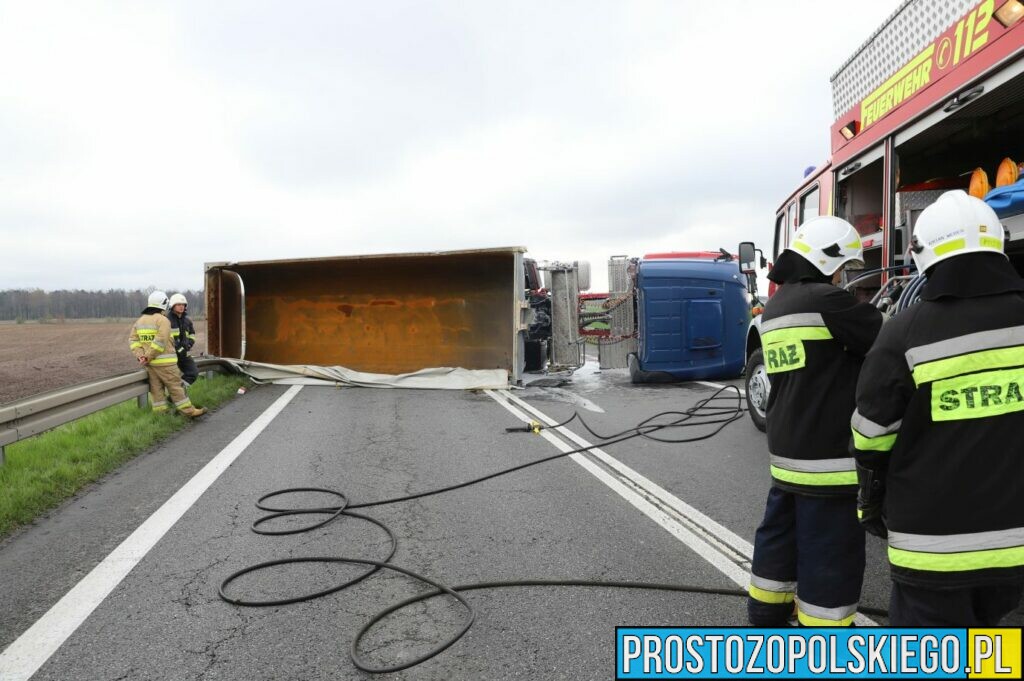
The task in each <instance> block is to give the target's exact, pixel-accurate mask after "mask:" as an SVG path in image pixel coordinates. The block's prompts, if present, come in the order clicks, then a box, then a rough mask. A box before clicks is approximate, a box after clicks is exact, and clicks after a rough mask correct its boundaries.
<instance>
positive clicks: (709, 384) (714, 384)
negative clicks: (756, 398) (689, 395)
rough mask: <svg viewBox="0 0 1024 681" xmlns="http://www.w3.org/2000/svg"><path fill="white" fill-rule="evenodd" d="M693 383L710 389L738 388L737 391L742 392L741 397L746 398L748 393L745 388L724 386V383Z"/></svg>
mask: <svg viewBox="0 0 1024 681" xmlns="http://www.w3.org/2000/svg"><path fill="white" fill-rule="evenodd" d="M693 383H699V384H701V385H706V386H707V387H709V388H736V389H737V390H739V391H740V397H746V396H747V391H746V390H744V389H743V388H741V387H739V386H738V385H724V384H722V383H712V382H711V381H693Z"/></svg>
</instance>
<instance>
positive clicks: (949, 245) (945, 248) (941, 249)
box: [935, 239, 967, 255]
mask: <svg viewBox="0 0 1024 681" xmlns="http://www.w3.org/2000/svg"><path fill="white" fill-rule="evenodd" d="M961 248H967V242H966V241H965V240H963V239H954V240H953V241H947V242H946V243H944V244H939V245H938V246H936V247H935V255H945V254H947V253H952V252H953V251H959V250H960V249H961Z"/></svg>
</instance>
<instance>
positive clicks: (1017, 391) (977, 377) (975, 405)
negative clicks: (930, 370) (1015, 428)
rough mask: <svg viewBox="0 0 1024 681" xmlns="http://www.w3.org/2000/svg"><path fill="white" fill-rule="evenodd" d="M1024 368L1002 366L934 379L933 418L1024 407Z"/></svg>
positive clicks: (952, 418) (987, 414) (947, 418)
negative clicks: (940, 379) (955, 376)
mask: <svg viewBox="0 0 1024 681" xmlns="http://www.w3.org/2000/svg"><path fill="white" fill-rule="evenodd" d="M1021 386H1024V369H999V370H997V371H985V372H982V373H978V374H968V375H966V376H960V377H958V378H948V379H946V380H943V381H936V382H934V383H932V420H933V421H960V420H963V419H981V418H987V417H990V416H1000V415H1002V414H1010V413H1013V412H1016V411H1024V391H1022V389H1021Z"/></svg>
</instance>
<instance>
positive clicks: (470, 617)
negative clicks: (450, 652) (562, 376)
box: [218, 386, 886, 674]
mask: <svg viewBox="0 0 1024 681" xmlns="http://www.w3.org/2000/svg"><path fill="white" fill-rule="evenodd" d="M726 391H735V394H736V398H735V405H734V406H731V407H720V406H716V405H712V403H713V402H715V401H718V400H723V399H726V400H730V401H731V400H732V398H729V397H724V396H723V395H722V393H723V392H726ZM708 405H712V406H710V407H709V406H708ZM744 411H745V405H744V404H743V402H742V399H741V398H740V394H739V390H738V389H737V388H735V387H734V386H726V387H723V388H721V389H719V390H717V391H716V392H715V393H714V394H712V395H711V396H710V397H708V398H705V399H703V400H700V401H698V402H697V403H696V404H695V405H694V406H693V407H691V408H689V409H687V410H685V411H665V412H661V413H659V414H655V415H654V416H651V417H649V418H647V419H644V420H643V421H641V422H640V423H639V424H637V425H636V426H634V427H632V428H628V429H626V430H623V431H620V432H617V433H611V434H608V435H603V434H600V433H598V432H597V431H595V430H594V429H593V428H592V427H591V426H590V425H589V424H587V422H586V421H585V420H584V419H583V417H582V416H580V414H579V412H576V413H574V414H573V415H572V416H571V417H569V418H568V419H566V420H565V421H562V422H561V423H556V424H554V425H550V426H545V425H542V424H536V423H535V424H533V425H532V426H529V427H526V428H525V429H524V428H522V427H517V428H509V429H507V430H508V431H509V432H514V431H523V430H526V431H531V430H532V431H534V432H540V431H541V430H545V429H553V428H554V429H557V428H561V427H562V426H565V425H567V424H569V423H571V422H572V421H574V420H575V421H579V422H580V425H582V426H583V427H584V428H585V429H586V430H587V432H589V433H590V434H591V435H593V436H594V437H596V438H598V439H600V440H602V441H603V442H601V443H599V444H595V445H588V446H586V447H579V448H577V449H573V450H571V451H568V452H562V453H559V454H554V455H552V456H547V457H544V458H541V459H536V460H534V461H529V462H527V463H524V464H519V465H518V466H512V467H510V468H504V469H502V470H499V471H496V472H494V473H489V474H487V475H483V476H480V477H477V478H473V479H471V480H466V481H464V482H460V483H456V484H453V485H448V486H446V487H441V488H438V489H432V490H426V491H423V492H417V493H413V494H407V495H404V496H400V497H393V498H390V499H382V500H378V501H369V502H363V503H360V504H352V503H350V502H349V499H348V497H347V496H345V495H344V494H343V493H341V492H338V491H336V490H332V489H327V488H323V487H290V488H287V489H280V490H277V491H274V492H270V493H268V494H264V495H263V496H261V497H260V498H259V499H257V501H256V507H257V508H258V509H260V510H261V511H265V512H266V513H267V515H264V516H262V517H260V518H257V519H256V520H255V521H253V523H252V528H251V529H252V531H253V532H255V533H257V534H263V535H269V536H281V535H290V534H298V533H301V532H308V531H310V530H314V529H317V528H320V527H324V526H326V525H328V524H329V523H332V522H334V521H335V520H337V519H338V518H341V517H342V516H345V517H352V518H358V519H360V520H365V521H367V522H370V523H373V524H374V525H376V526H378V527H380V528H381V529H383V530H384V532H385V533H387V536H388V539H389V540H390V544H391V547H390V549H389V551H388V553H387V556H385V557H384V559H383V560H379V561H378V560H369V559H365V558H350V557H346V556H322V557H301V558H281V559H277V560H268V561H263V562H260V563H256V564H254V565H250V566H248V567H245V568H242V569H241V570H238V571H236V572H233V573H232V574H230V575H229V576H228V577H227V578H225V579H224V580H223V581H222V582H221V584H220V587H219V589H218V593H219V595H220V597H221V598H222V599H223V600H225V601H227V602H228V603H232V604H234V605H239V606H247V607H267V606H276V605H288V604H291V603H301V602H303V601H309V600H313V599H315V598H320V597H321V596H326V595H328V594H332V593H337V592H339V591H342V590H344V589H347V588H348V587H350V586H353V585H355V584H358V583H359V582H361V581H363V580H365V579H366V578H368V577H370V576H371V575H373V574H375V573H376V572H378V571H380V570H382V569H384V570H392V571H394V572H398V573H401V574H404V575H407V576H409V577H412V578H413V579H416V580H419V581H421V582H423V583H424V584H428V585H430V586H432V587H434V589H433V590H432V591H428V592H426V593H422V594H419V595H417V596H413V597H411V598H407V599H405V600H403V601H400V602H398V603H396V604H394V605H391V606H389V607H387V608H386V609H384V610H382V611H380V612H379V613H377V614H376V615H374V616H373V617H371V618H370V620H369V621H368V622H367V623H366V624H365V625H363V627H362V628H361V629H360V630H359V632H358V633H357V634H356V636H355V638H354V639H353V640H352V646H351V649H350V651H349V655H350V657H351V658H352V663H353V664H354V665H355V666H356V667H357V668H358V669H360V670H362V671H365V672H370V673H374V674H383V673H388V672H396V671H401V670H403V669H408V668H409V667H413V666H415V665H418V664H420V663H422V662H425V661H427V660H429V659H430V658H432V657H435V656H437V655H439V654H440V653H442V652H443V651H445V650H447V649H448V648H449V647H450V646H452V645H453V644H454V643H455V642H456V641H458V640H459V639H460V638H462V636H463V635H465V633H466V632H467V631H469V628H470V627H471V626H472V624H473V621H474V619H475V617H476V614H475V612H474V610H473V607H472V606H471V605H470V604H469V601H467V600H466V599H465V598H464V597H463V596H462V595H461V592H464V591H476V590H480V589H500V588H511V587H538V586H560V587H566V586H575V587H601V588H624V589H647V590H652V589H653V590H660V591H675V592H684V593H700V594H711V595H719V596H739V597H746V596H747V592H746V591H743V590H740V589H719V588H714V587H704V586H692V585H687V584H653V583H647V582H621V581H591V580H579V579H563V580H552V579H525V580H513V581H497V582H478V583H473V584H462V585H459V586H455V587H449V586H446V585H444V584H442V583H441V582H439V581H437V580H435V579H432V578H430V577H427V576H425V575H422V574H419V573H417V572H415V571H413V570H410V569H408V568H405V567H402V566H400V565H396V564H394V563H391V562H389V561H390V560H391V558H392V557H394V555H395V552H396V551H397V549H398V539H397V538H396V537H395V534H394V532H392V531H391V529H390V528H389V527H388V526H387V525H385V524H384V523H382V522H381V521H379V520H376V519H374V518H371V517H370V516H366V515H362V514H359V513H354V512H353V509H357V508H369V507H373V506H384V505H387V504H396V503H399V502H403V501H411V500H413V499H422V498H424V497H429V496H434V495H437V494H443V493H445V492H451V491H453V490H457V489H462V488H464V487H469V486H470V485H476V484H478V483H481V482H484V481H486V480H492V479H494V478H497V477H499V476H502V475H508V474H510V473H514V472H516V471H521V470H523V469H526V468H530V467H532V466H537V465H540V464H542V463H547V462H549V461H554V460H556V459H561V458H564V457H567V456H571V455H573V454H579V453H582V452H587V451H590V450H591V449H595V448H597V447H602V446H607V445H610V444H617V443H619V442H625V441H627V440H631V439H633V438H637V437H641V438H645V439H649V440H654V441H656V442H664V443H673V444H682V443H688V442H698V441H701V440H706V439H708V438H711V437H714V436H715V435H717V434H718V433H720V432H721V431H722V429H723V428H725V427H726V426H727V425H729V424H730V423H732V422H733V421H736V420H737V419H740V418H742V417H743V413H744ZM665 417H668V418H671V417H677V418H675V419H674V420H672V421H669V422H665V423H659V422H658V419H661V418H665ZM700 426H716V427H715V428H713V429H712V430H711V431H710V432H707V433H702V434H700V435H695V436H690V437H683V438H664V437H655V436H654V435H653V433H656V432H659V431H661V430H666V429H670V428H693V427H700ZM303 492H313V493H321V494H329V495H332V496H334V497H337V498H338V499H339V500H340V503H339V504H338V505H336V506H319V507H300V508H288V507H285V508H282V507H278V506H271V505H268V504H267V503H266V502H267V500H268V499H272V498H275V497H279V496H283V495H287V494H296V493H303ZM298 515H315V516H327V517H326V518H325V519H323V520H321V521H319V522H316V523H312V524H308V525H302V526H300V527H293V528H288V529H283V530H271V529H266V528H264V527H263V525H264V524H265V523H268V522H270V521H272V520H276V519H278V518H285V517H290V516H298ZM300 563H343V564H352V565H365V566H367V567H369V568H370V569H368V570H366V571H364V572H362V573H361V574H360V575H358V576H356V577H354V578H352V579H349V580H348V581H345V582H343V583H341V584H338V585H335V586H332V587H330V588H327V589H323V590H321V591H317V592H314V593H309V594H301V595H299V596H292V597H288V598H278V599H269V600H248V599H245V598H241V597H237V596H231V595H229V594H228V586H229V585H230V584H232V583H233V582H234V581H235V580H237V579H239V578H240V577H243V576H244V575H248V574H252V573H254V572H259V571H261V570H265V569H268V568H273V567H277V566H281V565H293V564H300ZM442 595H447V596H451V597H452V598H455V599H456V600H457V601H459V603H461V604H462V605H463V606H464V607H465V608H466V611H467V613H468V614H467V618H466V622H465V624H464V625H463V626H462V628H461V629H460V630H459V631H458V632H457V633H456V634H454V635H453V636H452V637H450V638H449V639H448V640H445V641H443V642H441V643H440V644H438V645H437V646H435V647H433V648H431V649H430V650H428V651H427V652H426V653H424V654H423V655H420V656H418V657H416V658H414V659H412V660H406V661H405V662H402V663H400V664H397V665H393V666H385V667H379V666H374V665H372V664H370V663H369V662H367V661H366V660H365V659H364V658H363V657H362V656H361V655H360V654H359V643H360V641H362V639H363V638H364V637H365V636H366V634H367V633H368V632H369V631H370V629H372V628H373V626H374V625H376V624H377V623H379V622H380V621H381V620H383V619H385V618H386V617H387V616H388V615H390V614H392V613H394V612H396V611H398V610H401V609H402V608H405V607H407V606H409V605H412V604H414V603H419V602H422V601H425V600H428V599H431V598H436V597H437V596H442ZM861 611H862V612H865V613H868V614H881V615H885V614H886V613H885V611H883V610H877V609H871V608H861Z"/></svg>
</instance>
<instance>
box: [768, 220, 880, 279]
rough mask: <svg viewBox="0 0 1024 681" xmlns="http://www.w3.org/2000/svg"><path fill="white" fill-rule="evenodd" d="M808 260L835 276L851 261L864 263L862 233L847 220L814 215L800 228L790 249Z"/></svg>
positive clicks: (823, 272) (827, 273) (822, 270)
mask: <svg viewBox="0 0 1024 681" xmlns="http://www.w3.org/2000/svg"><path fill="white" fill-rule="evenodd" d="M786 250H789V251H793V252H794V253H796V254H797V255H799V256H801V257H802V258H804V259H806V260H807V261H808V262H810V263H811V264H812V265H814V266H815V267H816V268H818V270H820V271H821V273H822V274H826V275H832V274H835V273H836V271H837V270H838V269H839V268H840V267H842V266H843V265H845V264H846V263H848V262H856V263H859V264H860V265H863V264H864V248H863V247H862V246H861V243H860V235H859V234H858V233H857V230H856V229H854V228H853V225H851V224H850V223H849V222H847V221H846V220H842V219H840V218H837V217H833V216H831V215H820V216H818V217H816V218H811V219H810V220H808V221H807V222H805V223H804V224H802V225H800V226H799V227H797V229H796V235H795V236H794V237H793V242H792V243H791V244H790V245H789V247H788V248H787V249H786Z"/></svg>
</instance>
